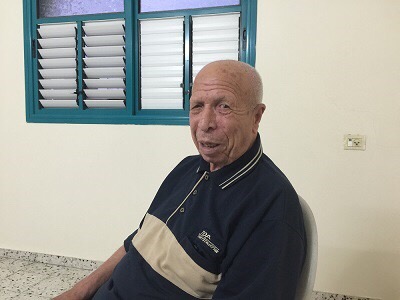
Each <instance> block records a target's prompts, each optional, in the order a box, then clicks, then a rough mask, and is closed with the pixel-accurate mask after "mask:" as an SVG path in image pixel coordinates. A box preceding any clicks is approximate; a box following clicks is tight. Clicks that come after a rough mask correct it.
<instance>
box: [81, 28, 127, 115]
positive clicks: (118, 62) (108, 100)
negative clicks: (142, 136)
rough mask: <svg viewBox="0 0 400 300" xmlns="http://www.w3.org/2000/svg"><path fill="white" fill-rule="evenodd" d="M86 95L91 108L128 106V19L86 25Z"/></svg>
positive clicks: (84, 30) (84, 69) (84, 49)
mask: <svg viewBox="0 0 400 300" xmlns="http://www.w3.org/2000/svg"><path fill="white" fill-rule="evenodd" d="M83 32H84V35H83V40H84V44H85V45H84V47H83V53H84V56H83V61H84V68H83V73H84V79H83V82H84V86H85V88H84V94H85V98H84V99H83V101H84V102H85V104H86V106H87V107H89V108H125V98H126V97H125V91H126V83H125V21H124V20H111V21H91V22H85V23H84V25H83Z"/></svg>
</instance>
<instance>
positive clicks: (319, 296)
mask: <svg viewBox="0 0 400 300" xmlns="http://www.w3.org/2000/svg"><path fill="white" fill-rule="evenodd" d="M313 299H314V300H378V299H372V298H360V297H352V296H345V295H340V294H331V293H324V292H318V291H316V292H314V293H313Z"/></svg>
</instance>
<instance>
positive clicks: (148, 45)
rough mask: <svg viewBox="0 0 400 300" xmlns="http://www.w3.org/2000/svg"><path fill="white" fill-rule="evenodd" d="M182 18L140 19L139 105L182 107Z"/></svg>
mask: <svg viewBox="0 0 400 300" xmlns="http://www.w3.org/2000/svg"><path fill="white" fill-rule="evenodd" d="M183 22H184V19H183V18H182V17H179V18H170V19H151V20H141V21H140V78H141V80H140V82H141V86H140V94H141V108H142V109H183V88H182V85H183V82H184V81H183V74H184V73H183V72H184V48H183V44H184V41H183V38H184V27H183Z"/></svg>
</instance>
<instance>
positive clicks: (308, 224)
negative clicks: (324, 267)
mask: <svg viewBox="0 0 400 300" xmlns="http://www.w3.org/2000/svg"><path fill="white" fill-rule="evenodd" d="M299 201H300V205H301V210H302V211H303V219H304V227H305V230H306V236H307V255H306V260H305V262H304V266H303V270H302V272H301V274H300V279H299V282H298V284H297V290H296V298H295V300H311V299H312V292H313V288H314V281H315V274H316V272H317V262H318V233H317V224H316V223H315V219H314V215H313V213H312V211H311V208H310V207H309V206H308V204H307V202H306V201H305V200H304V199H303V198H301V197H300V196H299Z"/></svg>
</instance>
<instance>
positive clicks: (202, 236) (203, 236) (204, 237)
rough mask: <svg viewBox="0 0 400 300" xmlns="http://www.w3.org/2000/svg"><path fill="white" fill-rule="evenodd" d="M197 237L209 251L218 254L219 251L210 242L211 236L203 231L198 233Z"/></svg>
mask: <svg viewBox="0 0 400 300" xmlns="http://www.w3.org/2000/svg"><path fill="white" fill-rule="evenodd" d="M197 237H198V238H199V239H200V240H201V241H202V242H204V243H205V244H206V245H207V246H208V247H210V248H211V250H213V251H214V252H215V253H218V252H219V249H218V247H217V246H215V245H214V244H213V243H212V242H211V235H210V234H208V233H207V232H206V231H205V230H203V231H202V232H200V233H199V234H198V235H197Z"/></svg>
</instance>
